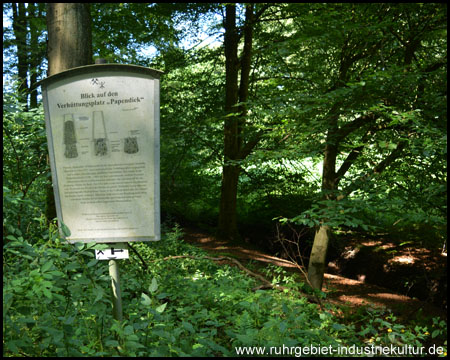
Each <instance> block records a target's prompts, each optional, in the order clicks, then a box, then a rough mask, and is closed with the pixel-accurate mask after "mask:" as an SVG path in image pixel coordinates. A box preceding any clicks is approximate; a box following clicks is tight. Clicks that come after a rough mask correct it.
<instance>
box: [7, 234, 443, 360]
mask: <svg viewBox="0 0 450 360" xmlns="http://www.w3.org/2000/svg"><path fill="white" fill-rule="evenodd" d="M4 240H5V239H4ZM4 244H5V245H4V247H3V356H36V357H37V356H39V357H46V356H63V357H69V356H116V355H122V356H245V355H252V353H253V352H254V351H262V352H261V354H266V355H267V354H268V351H269V349H271V347H274V348H277V349H278V350H279V351H278V352H276V351H275V352H273V353H272V352H271V354H272V355H274V354H275V355H282V354H284V355H289V354H291V355H295V356H297V355H298V354H299V353H298V352H297V350H299V349H307V348H310V349H311V348H312V347H317V348H318V347H323V348H325V347H328V348H330V349H338V347H346V348H347V349H351V348H352V347H353V349H355V348H361V349H362V348H363V347H364V349H368V348H369V347H372V345H373V346H383V347H391V346H395V347H401V346H405V345H406V346H408V345H409V346H414V347H422V346H424V347H425V346H426V348H425V349H424V351H428V349H429V347H430V346H434V347H435V349H436V347H437V346H441V348H438V350H442V354H441V356H446V351H447V342H446V337H447V324H446V321H444V320H441V319H438V318H434V319H430V322H429V323H422V324H418V323H410V324H402V323H400V322H399V321H398V319H397V318H396V317H395V316H394V315H393V314H392V313H390V312H389V311H387V310H375V309H370V308H366V309H361V310H360V311H358V312H356V313H353V314H352V315H351V316H344V317H343V316H341V315H337V314H342V311H340V310H339V309H338V308H336V307H335V306H331V305H329V304H328V305H326V310H325V311H320V310H319V309H318V307H317V305H315V304H311V303H309V302H308V301H307V300H306V299H305V298H302V297H299V296H298V295H293V294H294V292H278V291H273V290H258V291H255V292H253V291H252V288H254V287H255V286H257V285H259V284H258V283H257V282H256V280H254V279H253V278H250V277H249V276H248V275H247V274H245V273H244V272H242V271H240V270H239V269H237V268H236V267H231V266H228V265H219V264H216V263H214V262H213V261H211V260H206V259H205V260H194V259H190V258H184V259H165V260H164V257H168V256H173V255H195V256H196V257H199V256H200V257H201V256H202V255H206V253H204V252H203V250H201V249H198V248H196V247H194V246H192V245H189V244H187V243H185V242H183V240H182V233H181V231H180V229H179V228H178V227H174V228H173V229H170V230H167V231H165V236H164V238H163V239H162V240H161V241H159V242H148V243H134V244H133V247H134V248H135V249H136V250H137V251H138V252H139V254H140V255H141V257H142V258H143V260H144V261H145V262H146V264H147V268H145V267H143V266H142V263H141V261H140V259H139V258H138V257H137V256H136V255H135V254H134V253H133V252H131V251H130V259H129V260H121V261H120V266H121V274H120V276H121V287H122V301H123V309H124V320H123V322H122V323H119V322H117V321H116V320H113V319H112V309H111V306H112V304H111V300H110V299H111V296H110V279H109V275H108V262H107V261H98V260H96V259H95V257H94V251H93V250H92V245H86V244H85V245H83V244H74V245H71V244H67V243H64V242H62V241H60V240H59V238H58V236H57V234H56V231H54V230H53V231H49V232H48V235H47V236H46V237H45V239H42V240H41V241H38V242H37V243H35V244H33V245H31V244H30V243H29V242H28V241H27V240H26V239H24V238H23V237H22V236H20V235H19V234H10V235H8V236H7V239H6V243H5V242H4ZM103 246H104V245H103ZM270 270H271V272H272V273H274V271H273V270H274V269H270ZM275 270H277V271H275V276H274V277H273V281H274V282H278V283H280V284H283V285H285V286H290V287H296V286H297V287H301V288H302V287H304V284H301V283H300V284H299V283H298V281H293V279H292V278H291V277H290V275H288V274H286V273H284V272H283V270H282V269H275ZM244 346H245V347H255V348H245V349H244V348H241V347H244ZM257 347H258V348H257ZM261 347H264V348H262V350H261ZM282 348H283V349H284V350H283V351H284V352H283V353H281V352H280V351H281V350H280V349H282ZM256 349H259V350H256ZM289 349H290V350H289ZM289 351H291V352H290V353H289ZM294 351H295V352H294ZM255 354H256V353H255ZM366 355H367V354H366ZM422 355H423V354H422ZM325 356H327V355H325ZM332 356H339V354H336V353H334V354H332ZM342 356H348V355H346V354H343V355H342Z"/></svg>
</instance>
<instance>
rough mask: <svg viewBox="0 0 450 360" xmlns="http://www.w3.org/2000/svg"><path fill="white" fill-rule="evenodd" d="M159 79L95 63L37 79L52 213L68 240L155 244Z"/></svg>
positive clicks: (146, 70) (152, 74) (140, 69)
mask: <svg viewBox="0 0 450 360" xmlns="http://www.w3.org/2000/svg"><path fill="white" fill-rule="evenodd" d="M160 74H161V72H159V71H156V70H152V69H149V68H145V67H141V66H134V65H118V64H101V65H89V66H83V67H79V68H74V69H70V70H68V71H65V72H62V73H59V74H56V75H53V76H50V77H48V78H46V79H44V80H42V81H41V82H40V85H41V86H42V94H43V101H44V110H45V120H46V129H47V140H48V149H49V156H50V165H51V170H52V179H53V190H54V193H55V204H56V211H57V215H58V220H59V223H60V227H62V226H65V227H67V228H68V230H69V231H64V233H65V234H63V236H64V237H65V239H66V240H67V241H69V242H72V243H73V242H97V243H101V242H115V243H117V242H129V241H149V240H159V239H160V199H159V77H160ZM67 228H66V229H67ZM68 233H70V235H68Z"/></svg>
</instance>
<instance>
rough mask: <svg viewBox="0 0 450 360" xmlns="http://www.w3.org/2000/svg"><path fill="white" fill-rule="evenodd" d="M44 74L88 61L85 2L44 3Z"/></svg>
mask: <svg viewBox="0 0 450 360" xmlns="http://www.w3.org/2000/svg"><path fill="white" fill-rule="evenodd" d="M47 31H48V44H47V51H48V73H47V76H51V75H54V74H57V73H60V72H62V71H64V70H68V69H71V68H73V67H77V66H83V65H88V64H92V30H91V16H90V6H89V4H88V3H81V4H78V3H77V4H74V3H48V5H47ZM46 215H47V219H48V220H49V221H50V220H52V219H53V218H55V217H56V209H55V199H54V195H53V188H52V185H51V184H49V185H48V186H47V209H46Z"/></svg>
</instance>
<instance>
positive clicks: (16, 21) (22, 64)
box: [12, 3, 28, 109]
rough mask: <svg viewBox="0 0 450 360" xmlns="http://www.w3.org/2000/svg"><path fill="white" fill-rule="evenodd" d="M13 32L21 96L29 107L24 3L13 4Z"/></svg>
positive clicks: (26, 20)
mask: <svg viewBox="0 0 450 360" xmlns="http://www.w3.org/2000/svg"><path fill="white" fill-rule="evenodd" d="M12 13H13V23H12V26H13V30H14V36H15V38H16V46H17V75H18V78H19V82H20V83H19V94H20V96H21V98H22V100H23V102H24V103H25V104H26V109H27V108H28V106H27V102H28V101H27V98H28V45H27V28H28V19H27V16H26V8H25V4H24V3H13V4H12Z"/></svg>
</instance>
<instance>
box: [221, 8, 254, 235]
mask: <svg viewBox="0 0 450 360" xmlns="http://www.w3.org/2000/svg"><path fill="white" fill-rule="evenodd" d="M252 27H253V5H252V4H249V5H246V12H245V25H244V29H243V34H244V49H243V51H242V55H241V60H240V66H239V59H238V44H239V35H238V31H237V28H236V5H234V4H230V5H227V6H226V15H225V42H224V45H225V70H226V79H225V87H226V91H225V112H226V114H227V115H226V118H225V122H224V165H223V172H222V188H221V194H220V195H221V196H220V207H219V226H218V233H219V236H222V237H224V238H227V239H230V240H238V239H239V232H238V228H237V194H238V183H239V173H240V170H241V167H240V165H239V163H238V162H239V161H240V160H243V159H245V157H246V156H247V155H248V154H249V153H250V152H251V150H252V149H253V147H254V146H255V145H256V143H257V141H256V142H255V140H254V139H253V141H252V142H250V141H249V142H248V143H247V144H245V145H244V139H243V128H244V125H245V117H246V115H247V106H246V104H245V102H247V100H248V88H249V78H250V68H251V56H252V51H251V50H252V39H253V28H252ZM239 68H240V70H241V78H240V84H239V86H238V76H239ZM238 102H239V103H240V105H239V106H237V103H238Z"/></svg>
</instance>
